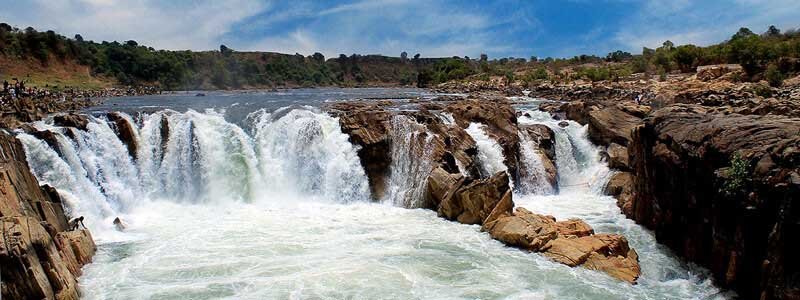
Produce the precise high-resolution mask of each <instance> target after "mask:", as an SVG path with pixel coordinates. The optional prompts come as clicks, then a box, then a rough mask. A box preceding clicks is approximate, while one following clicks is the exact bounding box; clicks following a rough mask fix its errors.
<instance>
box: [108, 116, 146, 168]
mask: <svg viewBox="0 0 800 300" xmlns="http://www.w3.org/2000/svg"><path fill="white" fill-rule="evenodd" d="M107 116H108V120H109V121H111V122H113V123H114V128H115V129H116V133H117V136H118V137H119V139H120V140H121V141H122V142H123V143H125V146H127V147H128V153H129V154H130V155H131V157H133V158H134V159H136V158H137V157H136V156H137V155H136V153H137V151H138V149H139V145H138V143H137V141H136V129H134V128H133V124H131V123H129V122H128V120H126V119H125V118H124V117H122V115H120V114H119V113H118V112H110V113H108V114H107Z"/></svg>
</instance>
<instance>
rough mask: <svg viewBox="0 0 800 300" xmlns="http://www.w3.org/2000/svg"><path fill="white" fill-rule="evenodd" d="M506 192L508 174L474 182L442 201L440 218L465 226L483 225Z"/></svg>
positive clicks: (502, 173)
mask: <svg viewBox="0 0 800 300" xmlns="http://www.w3.org/2000/svg"><path fill="white" fill-rule="evenodd" d="M506 192H509V187H508V174H506V172H502V171H501V172H497V174H495V175H493V176H492V177H490V178H487V179H479V180H474V181H472V182H470V183H467V184H465V185H464V186H462V187H460V188H459V189H458V190H456V191H455V192H454V193H453V194H452V196H451V197H445V198H443V199H442V201H441V203H440V205H439V209H438V211H439V216H440V217H443V218H445V219H448V220H455V221H458V222H460V223H463V224H483V222H484V220H486V218H487V217H489V214H490V213H491V212H492V210H493V209H494V208H495V206H496V205H497V204H498V203H499V202H500V200H501V199H502V198H503V196H504V195H505V194H506Z"/></svg>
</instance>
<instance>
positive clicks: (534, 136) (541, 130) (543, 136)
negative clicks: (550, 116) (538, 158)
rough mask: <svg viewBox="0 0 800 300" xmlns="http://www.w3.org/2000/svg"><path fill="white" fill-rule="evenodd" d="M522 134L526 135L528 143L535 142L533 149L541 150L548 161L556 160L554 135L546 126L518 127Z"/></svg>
mask: <svg viewBox="0 0 800 300" xmlns="http://www.w3.org/2000/svg"><path fill="white" fill-rule="evenodd" d="M519 131H520V133H522V134H526V135H527V136H528V138H529V140H530V141H533V142H536V146H535V147H534V148H538V149H541V150H542V152H544V154H546V155H547V158H549V159H550V160H554V159H556V134H555V132H553V129H550V127H547V125H542V124H535V125H522V126H520V127H519Z"/></svg>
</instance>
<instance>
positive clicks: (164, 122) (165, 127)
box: [159, 115, 169, 154]
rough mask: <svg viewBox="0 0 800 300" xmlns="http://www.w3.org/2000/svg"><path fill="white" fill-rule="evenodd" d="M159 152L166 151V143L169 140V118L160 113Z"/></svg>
mask: <svg viewBox="0 0 800 300" xmlns="http://www.w3.org/2000/svg"><path fill="white" fill-rule="evenodd" d="M159 133H160V134H161V153H162V154H163V153H167V143H168V142H169V118H167V116H166V115H161V128H160V129H159Z"/></svg>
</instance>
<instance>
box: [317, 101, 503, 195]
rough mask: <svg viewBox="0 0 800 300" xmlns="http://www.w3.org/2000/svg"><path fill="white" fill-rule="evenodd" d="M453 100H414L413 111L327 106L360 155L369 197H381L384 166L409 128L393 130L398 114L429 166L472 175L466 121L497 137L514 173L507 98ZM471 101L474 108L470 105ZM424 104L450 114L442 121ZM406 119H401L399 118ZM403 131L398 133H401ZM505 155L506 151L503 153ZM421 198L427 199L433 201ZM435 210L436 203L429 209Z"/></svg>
mask: <svg viewBox="0 0 800 300" xmlns="http://www.w3.org/2000/svg"><path fill="white" fill-rule="evenodd" d="M463 102H465V101H454V100H453V99H450V98H445V99H443V100H442V101H440V102H417V103H415V104H416V105H417V106H418V107H417V109H416V110H394V109H390V108H391V106H393V105H395V103H392V102H388V101H377V102H359V101H353V102H342V103H336V104H333V105H331V106H329V107H328V109H329V111H330V113H331V114H332V115H334V116H337V117H338V118H339V124H340V126H341V128H342V131H343V132H344V133H346V134H348V135H349V137H350V141H351V142H352V143H353V144H355V145H358V146H359V147H360V148H359V150H358V155H359V159H360V160H361V164H362V166H364V169H365V172H366V174H367V177H368V178H369V182H370V188H371V191H372V196H373V198H374V199H376V200H378V199H383V197H384V194H385V193H384V189H385V185H386V180H387V176H388V175H389V168H390V166H391V164H392V157H391V156H392V149H393V148H392V147H393V145H394V143H395V142H401V141H395V140H394V139H399V138H404V137H402V136H398V135H405V134H408V133H410V132H406V131H408V130H412V129H410V128H406V129H403V128H395V127H396V126H401V125H403V124H398V123H397V121H398V119H397V118H398V117H399V116H403V117H405V118H407V120H410V121H411V122H413V123H415V124H414V126H412V127H414V129H413V130H415V131H417V137H418V138H420V139H421V140H420V141H419V143H424V144H425V145H426V146H425V147H427V148H426V151H427V152H426V154H425V155H418V156H419V157H420V158H421V159H427V160H429V162H430V166H431V168H432V169H434V168H436V167H438V166H441V167H442V168H443V169H444V170H446V171H447V172H449V173H463V174H470V175H476V176H475V177H478V176H477V165H476V159H475V156H476V155H477V147H476V145H475V141H474V140H473V139H472V137H470V135H469V134H468V133H467V132H466V130H465V128H466V127H467V126H469V123H470V122H481V123H483V124H486V125H487V127H486V128H487V129H488V131H489V134H490V135H491V136H492V137H493V138H495V139H497V140H498V143H500V145H501V146H502V147H503V149H504V152H505V151H513V152H509V153H510V154H507V157H509V156H510V157H511V159H507V161H508V163H509V166H513V167H509V169H510V170H511V171H510V173H511V174H512V175H513V174H516V165H517V163H516V153H517V152H516V151H517V147H518V141H517V139H518V138H517V133H516V115H515V114H514V113H513V108H512V107H511V105H510V103H508V102H496V103H494V102H486V103H483V102H482V101H478V100H474V101H467V102H466V103H469V104H468V105H466V104H464V103H463ZM473 105H474V106H473ZM426 107H430V108H439V109H444V110H445V111H447V112H449V113H450V114H452V116H453V118H452V119H453V120H447V118H446V117H444V115H443V114H441V113H440V112H432V111H429V110H428V109H427V108H426ZM403 121H405V120H403ZM400 131H402V132H400ZM504 154H505V153H504ZM432 201H433V200H431V201H426V203H429V204H430V203H432ZM431 208H435V207H431Z"/></svg>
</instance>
